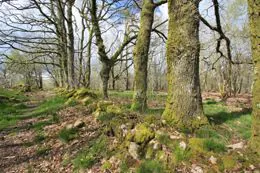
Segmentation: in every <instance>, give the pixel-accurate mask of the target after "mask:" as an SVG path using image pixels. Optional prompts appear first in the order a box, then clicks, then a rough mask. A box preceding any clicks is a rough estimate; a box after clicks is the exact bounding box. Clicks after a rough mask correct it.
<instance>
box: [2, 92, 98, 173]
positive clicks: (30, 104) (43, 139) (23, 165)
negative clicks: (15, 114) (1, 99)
mask: <svg viewBox="0 0 260 173" xmlns="http://www.w3.org/2000/svg"><path fill="white" fill-rule="evenodd" d="M53 95H54V94H53V93H52V92H37V93H31V94H28V97H29V101H27V102H25V103H24V104H25V105H26V108H25V109H24V110H23V112H22V114H21V117H23V116H24V117H26V116H27V115H28V114H29V113H31V112H33V111H34V110H37V109H38V107H39V106H40V105H41V103H42V102H43V101H44V100H46V99H48V98H50V97H51V96H53ZM85 115H88V112H87V110H85V108H83V107H68V108H65V109H62V110H60V111H59V112H57V116H58V118H59V121H58V122H52V121H50V120H51V118H52V117H53V116H52V115H44V116H39V117H29V118H22V119H19V120H18V121H17V123H16V125H15V126H11V127H8V128H6V129H4V130H2V131H0V173H2V172H3V173H8V172H19V173H20V172H72V166H71V164H67V165H64V164H63V160H64V157H67V156H68V155H69V156H73V155H75V154H76V152H77V151H78V150H79V149H80V148H81V146H85V145H86V144H87V142H88V141H89V140H90V139H91V138H92V137H94V136H95V135H96V133H95V132H96V129H97V128H98V125H97V124H93V119H92V118H91V116H88V117H86V116H85ZM78 118H81V119H83V120H84V122H85V123H89V124H90V125H89V126H88V127H85V128H84V129H83V130H82V131H80V134H79V135H80V137H81V138H78V139H76V140H74V141H71V142H70V143H69V144H64V143H63V142H61V141H60V140H59V139H58V137H57V134H58V132H59V131H60V130H61V129H62V128H64V127H65V126H66V125H67V124H68V123H73V122H75V121H76V120H77V119H78ZM49 122H50V123H49ZM41 123H42V124H45V123H46V125H43V126H42V128H41V129H40V130H39V129H37V128H34V127H35V126H37V125H39V124H41Z"/></svg>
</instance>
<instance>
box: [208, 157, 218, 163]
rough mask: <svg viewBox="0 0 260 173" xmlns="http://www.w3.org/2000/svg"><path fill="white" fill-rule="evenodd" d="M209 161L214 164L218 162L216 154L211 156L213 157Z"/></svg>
mask: <svg viewBox="0 0 260 173" xmlns="http://www.w3.org/2000/svg"><path fill="white" fill-rule="evenodd" d="M209 161H210V163H211V164H213V165H215V164H217V158H215V157H214V156H211V157H210V158H209Z"/></svg>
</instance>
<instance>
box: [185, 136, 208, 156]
mask: <svg viewBox="0 0 260 173" xmlns="http://www.w3.org/2000/svg"><path fill="white" fill-rule="evenodd" d="M189 147H190V148H191V151H192V152H193V154H196V153H205V150H204V139H201V138H190V139H189Z"/></svg>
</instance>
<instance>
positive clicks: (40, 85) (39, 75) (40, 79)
mask: <svg viewBox="0 0 260 173" xmlns="http://www.w3.org/2000/svg"><path fill="white" fill-rule="evenodd" d="M38 77H39V89H43V80H42V72H41V71H40V72H39V73H38Z"/></svg>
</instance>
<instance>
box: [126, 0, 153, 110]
mask: <svg viewBox="0 0 260 173" xmlns="http://www.w3.org/2000/svg"><path fill="white" fill-rule="evenodd" d="M154 9H155V5H154V4H153V1H152V0H144V1H143V6H142V12H141V21H140V30H139V33H138V37H137V43H136V46H135V50H134V71H135V74H134V99H133V104H132V107H131V108H132V109H133V110H137V111H144V110H145V109H146V108H147V95H146V92H147V65H148V54H149V47H150V39H151V31H152V25H153V20H154Z"/></svg>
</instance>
